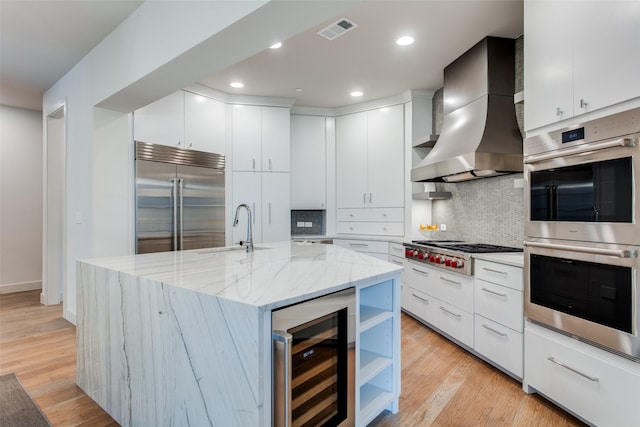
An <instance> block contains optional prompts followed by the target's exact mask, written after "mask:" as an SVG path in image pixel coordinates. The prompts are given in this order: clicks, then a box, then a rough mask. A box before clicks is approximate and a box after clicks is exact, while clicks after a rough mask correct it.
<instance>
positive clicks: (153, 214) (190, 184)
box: [135, 141, 225, 254]
mask: <svg viewBox="0 0 640 427" xmlns="http://www.w3.org/2000/svg"><path fill="white" fill-rule="evenodd" d="M135 144H136V163H135V165H136V253H138V254H143V253H150V252H165V251H176V250H184V249H200V248H207V247H219V246H224V244H225V227H224V216H225V209H224V201H225V197H224V193H225V186H224V185H225V179H224V156H222V155H219V154H213V153H205V152H200V151H195V150H184V149H179V148H174V147H169V146H165V145H158V144H149V143H146V142H140V141H136V143H135Z"/></svg>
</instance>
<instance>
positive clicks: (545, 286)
mask: <svg viewBox="0 0 640 427" xmlns="http://www.w3.org/2000/svg"><path fill="white" fill-rule="evenodd" d="M639 140H640V109H634V110H629V111H626V112H623V113H619V114H615V115H612V116H609V117H604V118H600V119H597V120H592V121H588V122H584V123H579V124H576V125H573V126H570V127H567V128H565V129H560V130H557V131H554V132H551V133H549V134H541V135H537V136H535V137H532V138H528V139H527V140H526V141H525V145H524V150H525V160H524V162H525V179H526V186H525V189H526V193H525V194H526V195H527V196H526V197H525V211H526V216H527V217H526V220H525V236H526V241H525V243H524V246H525V271H524V272H525V307H524V308H525V316H526V317H527V318H528V319H529V320H531V321H534V322H536V323H539V324H541V325H544V326H547V327H550V328H553V329H555V330H557V331H559V332H562V333H564V334H567V335H570V336H574V337H575V338H577V339H580V340H582V341H585V342H589V343H590V344H593V345H596V346H599V347H601V348H604V349H606V350H609V351H612V352H615V353H618V354H620V355H623V356H626V357H628V358H630V359H632V360H636V361H640V336H639V331H640V293H639V292H638V283H639V281H640V280H639V279H640V260H639V258H638V256H639V254H640V213H639V211H640V210H639V207H640V204H639V201H640V199H639V196H638V189H639V188H640V186H639V184H640V148H639V147H638V142H639Z"/></svg>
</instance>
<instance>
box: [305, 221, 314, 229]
mask: <svg viewBox="0 0 640 427" xmlns="http://www.w3.org/2000/svg"><path fill="white" fill-rule="evenodd" d="M304 226H305V227H307V228H311V227H313V222H305V223H304Z"/></svg>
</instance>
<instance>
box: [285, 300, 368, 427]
mask: <svg viewBox="0 0 640 427" xmlns="http://www.w3.org/2000/svg"><path fill="white" fill-rule="evenodd" d="M354 308H355V291H354V289H353V288H351V289H347V290H345V291H340V292H336V293H334V294H330V295H326V296H323V297H320V298H316V299H313V300H310V301H305V302H303V303H300V304H296V305H293V306H289V307H285V308H281V309H279V310H275V311H274V312H273V313H272V329H273V384H274V393H273V414H274V420H273V423H274V425H275V426H285V427H311V426H352V425H354V424H355V414H354V398H355V388H354V387H355V385H354V347H355V311H354Z"/></svg>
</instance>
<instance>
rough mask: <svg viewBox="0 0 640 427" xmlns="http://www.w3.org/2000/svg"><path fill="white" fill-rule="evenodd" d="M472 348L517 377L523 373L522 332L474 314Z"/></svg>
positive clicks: (520, 376)
mask: <svg viewBox="0 0 640 427" xmlns="http://www.w3.org/2000/svg"><path fill="white" fill-rule="evenodd" d="M474 323H475V325H474V330H475V333H474V337H473V339H474V349H475V350H476V351H477V352H478V353H480V354H481V355H483V356H484V357H486V358H487V359H489V360H492V361H493V362H495V363H496V364H497V365H500V366H502V367H503V368H504V369H506V370H507V371H509V372H511V373H512V374H514V375H515V376H517V377H518V378H522V373H523V363H524V362H523V352H524V347H523V334H522V333H521V332H517V331H514V330H513V329H511V328H507V327H506V326H503V325H501V324H499V323H496V322H494V321H492V320H489V319H487V318H485V317H482V316H479V315H478V314H476V315H475V322H474Z"/></svg>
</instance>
